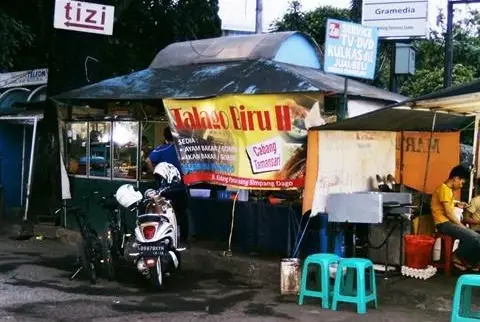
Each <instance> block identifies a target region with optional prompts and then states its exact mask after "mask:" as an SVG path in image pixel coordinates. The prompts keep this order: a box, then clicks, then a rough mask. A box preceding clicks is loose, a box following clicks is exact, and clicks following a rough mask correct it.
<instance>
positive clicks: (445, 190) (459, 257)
mask: <svg viewBox="0 0 480 322" xmlns="http://www.w3.org/2000/svg"><path fill="white" fill-rule="evenodd" d="M469 175H470V174H469V171H468V170H467V169H466V168H465V167H463V166H456V167H454V168H453V169H452V171H450V175H449V176H448V179H447V181H445V182H444V183H442V184H441V185H440V186H439V187H438V188H437V189H436V190H435V191H434V192H433V194H432V201H431V209H432V216H433V221H434V223H435V226H436V228H437V230H438V231H439V232H440V233H442V234H445V235H448V236H451V237H453V238H454V239H459V240H460V245H459V247H458V249H457V251H456V252H455V254H454V256H453V264H454V265H455V267H456V268H458V269H459V270H461V271H465V270H467V269H468V268H476V267H477V265H478V264H479V262H480V235H478V234H477V233H475V232H473V231H471V230H470V229H468V228H467V227H465V225H463V224H462V222H461V221H460V219H459V218H458V217H457V216H456V215H455V210H454V208H455V206H456V207H459V208H465V207H466V206H467V205H466V204H465V203H463V202H458V201H455V200H453V191H454V190H459V189H461V188H462V186H463V184H464V183H465V181H466V180H467V178H468V177H469Z"/></svg>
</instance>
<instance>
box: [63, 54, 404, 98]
mask: <svg viewBox="0 0 480 322" xmlns="http://www.w3.org/2000/svg"><path fill="white" fill-rule="evenodd" d="M343 91H344V78H343V77H340V76H336V75H331V74H327V73H325V72H323V71H320V70H318V69H313V68H306V67H299V66H293V65H288V64H284V63H277V62H272V61H269V60H257V61H243V62H227V63H218V64H200V65H187V66H176V67H168V68H161V69H153V68H148V69H145V70H142V71H138V72H135V73H132V74H129V75H125V76H120V77H116V78H111V79H107V80H104V81H102V82H99V83H96V84H92V85H88V86H85V87H81V88H78V89H75V90H72V91H69V92H65V93H62V94H59V95H57V96H56V97H54V98H55V99H57V100H60V101H65V102H67V101H77V102H78V101H89V100H152V99H162V98H177V99H178V98H180V99H181V98H204V97H212V96H219V95H225V94H269V93H289V92H330V93H343ZM348 94H349V95H351V96H358V97H365V98H371V99H378V100H383V101H387V102H389V103H393V102H399V101H403V100H405V97H404V96H401V95H398V94H394V93H391V92H388V91H385V90H382V89H379V88H377V87H373V86H370V85H367V84H364V83H361V82H357V81H354V80H350V81H349V88H348Z"/></svg>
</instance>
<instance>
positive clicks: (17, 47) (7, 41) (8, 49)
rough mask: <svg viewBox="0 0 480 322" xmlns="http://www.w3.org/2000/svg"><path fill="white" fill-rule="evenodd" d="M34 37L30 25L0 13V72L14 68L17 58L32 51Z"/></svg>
mask: <svg viewBox="0 0 480 322" xmlns="http://www.w3.org/2000/svg"><path fill="white" fill-rule="evenodd" d="M33 40H34V35H33V33H32V31H31V29H30V27H29V26H28V25H25V24H24V23H23V22H22V21H20V20H18V19H16V18H14V17H12V16H10V15H8V14H7V13H5V12H0V72H2V71H8V70H11V69H12V68H13V67H14V62H15V57H17V56H18V55H19V54H20V52H22V51H24V50H28V49H30V47H31V46H32V44H33Z"/></svg>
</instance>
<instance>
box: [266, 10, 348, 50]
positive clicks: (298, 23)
mask: <svg viewBox="0 0 480 322" xmlns="http://www.w3.org/2000/svg"><path fill="white" fill-rule="evenodd" d="M328 18H332V19H339V20H344V21H350V20H351V18H350V10H348V9H339V8H335V7H332V6H322V7H318V8H317V9H315V10H313V11H309V12H304V11H303V10H302V7H301V4H300V3H299V2H298V1H293V2H291V3H290V7H289V9H288V11H287V13H286V14H285V15H284V16H283V17H282V18H281V19H278V20H276V21H274V22H273V24H272V28H271V29H272V31H290V30H296V31H301V32H304V33H306V34H308V35H310V36H311V37H312V38H313V39H315V41H316V42H317V43H318V44H319V45H320V47H322V48H323V45H324V43H325V33H326V25H327V19H328Z"/></svg>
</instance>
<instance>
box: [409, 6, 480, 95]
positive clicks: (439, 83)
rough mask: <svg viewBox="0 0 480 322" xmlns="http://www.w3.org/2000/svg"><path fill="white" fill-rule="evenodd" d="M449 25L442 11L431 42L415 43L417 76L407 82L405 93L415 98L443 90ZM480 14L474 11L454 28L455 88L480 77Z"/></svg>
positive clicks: (428, 40) (420, 41)
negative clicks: (447, 26)
mask: <svg viewBox="0 0 480 322" xmlns="http://www.w3.org/2000/svg"><path fill="white" fill-rule="evenodd" d="M445 31H446V22H445V17H444V15H443V13H442V11H440V12H439V14H438V17H437V28H435V29H433V30H431V32H430V37H429V39H426V40H418V41H415V42H414V43H413V46H414V48H415V50H416V72H415V75H413V76H411V77H409V78H408V79H406V80H405V81H404V83H403V84H402V87H401V93H402V94H404V95H407V96H409V97H415V96H418V95H423V94H427V93H431V92H432V91H435V90H438V89H441V88H442V87H443V78H444V74H443V71H444V69H443V66H444V53H445ZM479 31H480V14H479V12H478V11H477V10H470V12H469V15H468V16H467V17H466V18H464V19H462V20H460V21H457V22H456V23H455V24H454V27H453V40H454V41H453V46H454V47H453V53H454V68H453V75H452V76H453V77H452V79H453V85H459V84H463V83H467V82H470V81H472V80H474V79H475V78H478V77H480V68H479V66H480V39H479V35H480V33H479Z"/></svg>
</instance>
